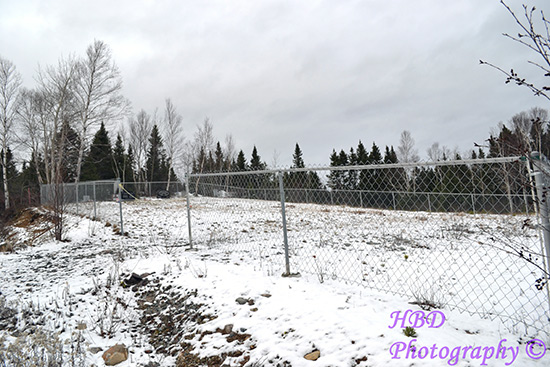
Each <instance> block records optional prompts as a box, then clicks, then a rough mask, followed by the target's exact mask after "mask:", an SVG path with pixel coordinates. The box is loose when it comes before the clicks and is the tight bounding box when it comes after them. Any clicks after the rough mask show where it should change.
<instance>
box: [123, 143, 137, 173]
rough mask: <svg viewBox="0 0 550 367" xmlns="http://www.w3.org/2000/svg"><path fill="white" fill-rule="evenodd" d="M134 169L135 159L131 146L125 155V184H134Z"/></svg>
mask: <svg viewBox="0 0 550 367" xmlns="http://www.w3.org/2000/svg"><path fill="white" fill-rule="evenodd" d="M134 167H135V158H134V148H132V146H131V145H129V146H128V154H127V155H126V167H125V172H126V174H125V180H126V182H135V181H136V171H135V169H134Z"/></svg>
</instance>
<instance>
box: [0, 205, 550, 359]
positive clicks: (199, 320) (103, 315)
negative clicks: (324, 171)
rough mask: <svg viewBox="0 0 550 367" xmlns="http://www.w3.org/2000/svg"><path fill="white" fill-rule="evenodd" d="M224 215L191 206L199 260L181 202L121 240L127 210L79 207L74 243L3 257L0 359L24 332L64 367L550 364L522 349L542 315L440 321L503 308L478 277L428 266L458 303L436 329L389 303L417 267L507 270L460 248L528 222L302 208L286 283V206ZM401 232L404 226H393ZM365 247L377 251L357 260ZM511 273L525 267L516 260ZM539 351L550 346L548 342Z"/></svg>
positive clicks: (45, 244)
mask: <svg viewBox="0 0 550 367" xmlns="http://www.w3.org/2000/svg"><path fill="white" fill-rule="evenodd" d="M221 200H223V199H206V198H195V199H194V202H193V208H192V216H193V218H192V219H193V236H194V243H195V249H194V250H190V249H189V248H188V246H187V243H188V240H189V239H188V235H187V216H186V211H185V206H184V203H183V202H182V200H181V199H172V200H165V201H162V200H151V201H136V202H132V203H125V204H124V232H127V233H128V235H127V236H120V235H118V234H116V233H117V232H118V231H119V229H118V226H119V224H118V218H117V213H118V212H117V210H118V206H117V204H116V203H102V204H101V208H100V211H99V212H100V217H101V220H100V221H92V220H90V219H89V218H87V217H86V216H87V215H89V214H90V208H89V207H88V208H83V207H81V208H79V213H80V214H81V215H80V216H76V215H70V216H68V218H67V220H68V224H69V226H68V231H67V233H66V238H67V240H68V241H67V242H57V243H56V242H53V241H50V240H45V239H44V238H45V236H38V238H39V239H35V240H34V246H31V247H27V248H26V249H22V250H18V251H16V252H15V253H5V254H0V269H1V271H0V292H1V293H2V297H4V299H5V303H3V304H0V305H1V306H2V308H1V309H0V312H2V310H4V313H2V315H4V316H3V319H2V323H1V324H0V326H1V327H2V329H3V331H2V333H3V335H5V339H4V347H3V348H4V349H3V350H5V349H6V348H7V346H8V345H9V344H12V348H13V345H14V343H15V340H16V337H17V336H19V339H20V341H21V340H23V338H25V331H29V330H31V329H32V328H33V327H39V328H41V329H43V330H51V331H53V332H55V333H59V337H58V340H59V343H61V344H63V350H64V355H63V360H64V361H65V362H64V363H66V365H71V364H70V363H73V364H72V365H84V366H90V365H94V364H95V365H96V366H102V365H104V361H103V359H102V354H103V353H104V352H105V351H106V350H107V349H108V348H109V347H111V346H113V345H115V344H124V345H125V346H126V347H128V350H129V354H128V359H127V360H126V361H124V362H121V363H120V364H118V365H119V366H149V367H153V366H173V365H178V366H200V365H207V366H221V365H227V366H383V365H391V366H411V365H415V366H446V365H457V366H477V365H489V366H502V365H514V366H546V365H548V364H549V361H550V359H549V358H550V353H546V349H544V348H540V347H539V346H538V345H534V344H529V343H527V342H528V341H529V340H530V339H531V337H529V336H528V335H533V331H532V330H531V329H530V325H529V323H531V322H532V321H531V320H532V318H527V314H528V313H529V312H533V311H534V310H535V309H536V307H535V306H532V309H528V308H527V307H528V306H522V305H510V306H509V308H511V309H513V310H515V309H518V308H521V309H522V310H524V313H525V315H526V318H525V320H526V321H525V322H524V324H523V325H522V323H517V325H516V327H515V329H514V328H510V327H509V325H505V323H503V322H501V321H499V319H498V318H497V319H493V320H489V319H486V318H481V317H479V316H470V315H469V314H468V313H460V312H459V311H458V310H450V309H448V308H446V307H445V304H449V305H454V307H452V308H457V307H456V306H457V304H458V301H457V299H458V298H461V297H473V298H476V299H479V303H480V307H481V308H482V309H481V311H480V313H481V314H483V313H485V314H487V313H490V312H496V311H495V310H498V308H499V307H501V306H499V304H498V303H496V302H495V304H494V305H492V306H491V305H490V304H488V303H490V302H491V299H484V298H483V297H485V296H484V294H485V293H483V292H479V294H478V293H476V292H477V291H478V290H479V286H478V285H477V284H476V283H475V282H476V281H477V276H472V277H469V278H468V274H470V273H469V272H467V271H466V270H467V269H459V268H457V269H455V272H454V274H452V276H451V274H445V273H446V270H445V269H446V268H442V267H441V266H435V267H434V269H442V270H441V272H440V273H434V274H433V278H434V279H438V282H433V281H432V283H433V284H437V285H438V286H445V285H447V286H448V287H449V290H448V292H446V293H445V292H444V293H441V294H439V293H438V294H437V295H434V296H441V297H442V298H441V299H440V300H439V301H441V302H442V305H443V308H442V309H436V311H437V312H435V313H432V314H430V317H429V318H428V320H425V319H423V318H417V316H419V315H421V314H420V313H416V314H413V316H412V317H410V318H409V316H410V315H411V313H408V314H407V318H406V319H405V320H402V319H400V317H403V315H404V314H405V312H407V310H411V311H421V308H420V307H419V305H418V304H411V302H412V301H414V299H411V297H409V296H406V295H403V296H398V295H390V294H388V293H387V292H383V291H382V290H383V289H384V284H386V285H387V286H388V287H398V286H404V285H410V284H409V283H410V282H408V281H409V280H410V279H411V276H412V275H411V272H415V271H419V269H418V268H415V266H413V265H410V264H411V262H412V263H413V264H414V262H413V260H414V258H415V257H422V258H423V261H424V262H423V263H426V262H427V263H436V264H438V262H441V263H443V262H448V259H449V256H451V257H452V256H453V254H458V255H459V257H460V258H463V257H465V260H466V262H457V264H458V263H460V264H466V265H462V266H480V265H479V264H480V262H483V266H481V267H482V268H483V271H485V272H486V277H488V276H489V274H492V273H494V272H496V271H497V270H498V269H497V268H498V267H501V266H502V263H503V262H504V261H508V260H502V261H499V262H498V264H496V265H495V267H491V266H490V264H491V261H486V260H485V259H486V258H487V256H489V258H491V257H492V256H494V254H492V252H491V251H497V250H494V249H493V250H491V249H488V250H487V249H485V248H483V252H481V250H479V251H478V250H476V251H472V252H471V251H470V250H469V248H462V247H466V246H468V244H470V243H471V237H472V236H475V238H476V239H477V240H478V241H479V242H483V241H488V240H489V238H490V237H491V236H493V237H494V236H497V235H498V234H499V233H501V234H502V231H503V230H502V228H512V227H509V226H511V225H514V226H517V228H518V230H512V232H514V233H515V234H514V235H515V236H526V237H527V238H530V237H533V236H535V234H534V232H533V230H532V229H531V230H530V229H525V230H521V222H522V220H523V219H522V218H517V219H513V218H505V217H498V216H488V215H487V216H477V217H475V218H478V220H479V221H482V223H481V224H480V223H477V224H472V223H470V222H469V221H470V220H471V218H469V217H468V218H465V216H464V215H458V214H455V215H452V214H433V217H431V218H430V219H429V220H428V221H427V224H425V225H424V226H423V227H422V226H421V227H418V221H420V222H426V219H419V218H420V217H422V216H425V214H418V213H417V214H414V213H405V212H383V211H379V210H378V211H369V210H362V211H360V212H358V211H357V210H356V209H352V208H345V207H321V206H315V205H305V204H304V205H301V204H295V205H294V204H293V205H292V206H291V207H290V208H289V242H290V243H291V244H292V248H291V269H292V270H293V271H299V272H300V273H301V276H300V277H290V278H289V277H281V274H282V273H283V271H284V257H283V256H282V251H283V249H282V247H281V242H280V241H279V240H278V239H277V238H276V237H274V234H276V233H279V232H280V227H279V226H280V225H279V223H278V220H279V216H280V212H279V211H278V207H277V205H276V203H272V202H254V201H251V200H241V201H239V200H234V201H233V202H232V204H231V205H232V206H225V209H224V210H225V211H224V212H220V205H221V204H220V201H221ZM327 212H332V213H333V214H334V213H335V212H338V216H337V217H338V218H340V221H339V222H336V221H335V220H329V221H327V220H326V214H327ZM243 213H246V214H243ZM367 216H378V217H379V218H380V219H379V220H378V222H376V223H379V226H377V227H372V228H365V223H366V222H368V221H367V220H366V217H367ZM40 218H42V219H37V220H35V221H34V222H35V223H32V224H29V226H27V227H26V229H24V228H15V229H14V231H16V232H17V236H18V238H19V240H20V241H23V240H24V239H25V238H26V239H27V240H28V241H30V237H31V236H32V233H36V231H38V229H39V228H41V226H46V225H47V220H46V218H45V216H44V215H43V214H42V215H41V216H40ZM398 218H400V219H399V223H401V224H400V225H389V224H390V223H392V222H393V223H397V221H398ZM403 218H406V221H403ZM509 220H512V221H514V220H515V221H516V222H517V223H513V224H511V223H506V226H504V222H503V221H509ZM415 221H416V222H415ZM402 223H411V227H410V228H405V227H403V224H402ZM413 223H414V226H413ZM435 223H438V224H437V225H438V226H444V227H445V228H451V229H452V228H454V227H452V226H459V227H460V228H461V229H463V231H462V232H460V234H456V235H455V236H454V237H452V238H453V243H454V246H455V247H456V248H462V249H461V250H460V252H449V251H453V249H450V248H449V243H447V242H445V239H446V238H449V236H448V235H443V236H442V235H439V237H437V233H436V231H435V230H434V228H435V226H436V225H435ZM319 227H320V228H322V234H321V235H319ZM459 227H456V228H459ZM312 228H315V229H312ZM414 228H424V231H423V232H422V231H421V230H420V229H414ZM476 228H484V230H483V231H482V232H476ZM513 228H516V227H513ZM413 229H414V230H416V231H420V232H422V233H420V237H419V238H426V241H425V242H423V241H418V242H415V243H414V244H411V243H408V242H407V241H405V240H404V239H403V236H402V233H403V231H405V230H408V231H411V230H413ZM493 230H494V232H491V231H493ZM33 231H35V232H33ZM449 232H450V233H454V232H452V231H449ZM455 232H456V231H455ZM400 235H401V237H399V236H400ZM462 236H464V237H462ZM358 238H359V239H361V238H363V240H358ZM386 238H393V239H399V238H401V239H402V240H401V242H399V241H397V242H395V243H396V244H397V246H398V248H397V249H395V248H387V247H385V246H386V242H385V239H386ZM428 239H429V240H428ZM367 240H368V242H369V243H370V244H371V245H370V246H372V248H373V249H374V250H372V251H367V250H362V249H363V248H364V245H363V244H364V243H365V242H366V241H367ZM342 249H344V250H345V251H347V252H342V251H341V250H342ZM350 249H353V251H351V250H350ZM343 253H344V254H347V255H343ZM449 254H451V255H449ZM405 255H406V256H405ZM357 259H360V261H357ZM468 261H470V263H468ZM504 263H505V262H504ZM355 264H359V265H358V266H357V269H355V268H356V265H355ZM468 264H470V265H468ZM509 266H510V268H511V269H512V268H514V267H518V268H520V269H521V268H524V267H523V266H522V265H521V264H518V263H517V261H516V262H513V261H511V262H510V264H509ZM514 269H515V268H514ZM356 273H357V274H360V275H359V276H356V275H355V274H356ZM446 275H447V276H446ZM529 276H534V275H532V274H530V273H529V271H526V274H525V278H526V279H527V278H528V277H529ZM456 278H459V280H456ZM453 279H454V280H453ZM526 281H527V282H530V278H529V279H527V280H526ZM425 284H428V279H426V283H425ZM433 284H432V285H433ZM468 284H469V287H467V285H468ZM494 287H497V288H499V289H500V291H501V292H513V291H514V290H513V289H508V290H507V288H506V279H505V278H504V280H503V282H502V283H500V284H495V285H494ZM373 289H375V290H373ZM438 289H439V288H438ZM535 291H536V290H531V289H530V288H527V289H524V290H522V295H518V297H517V299H518V302H521V297H526V298H527V299H530V296H529V294H528V293H529V292H535ZM449 308H451V307H449ZM10 310H12V311H13V310H15V312H10ZM423 312H425V315H428V313H429V312H430V311H423ZM394 324H396V325H395V327H392V326H394ZM411 325H412V326H414V330H410V329H409V330H407V332H410V333H411V334H410V335H414V334H416V336H406V335H405V330H404V329H405V328H406V326H411ZM430 326H433V327H430ZM541 327H544V325H542V326H541ZM510 330H511V331H510ZM49 337H50V339H51V340H54V339H55V338H56V337H55V335H50V336H49ZM537 337H538V338H539V339H542V341H543V342H545V343H547V342H548V341H547V340H544V337H543V335H540V336H537ZM26 338H27V340H30V339H31V336H27V337H26ZM56 340H57V339H56ZM23 349H24V348H23ZM23 349H22V348H20V349H19V350H20V351H21V350H23ZM545 353H546V354H545ZM6 355H7V354H6ZM306 357H307V358H308V359H312V360H308V359H306ZM538 358H540V359H538ZM313 359H316V360H315V361H313ZM0 365H1V363H0Z"/></svg>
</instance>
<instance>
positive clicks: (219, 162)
mask: <svg viewBox="0 0 550 367" xmlns="http://www.w3.org/2000/svg"><path fill="white" fill-rule="evenodd" d="M214 155H215V162H214V163H215V166H216V169H215V170H216V172H221V171H223V167H224V158H223V151H222V146H221V145H220V142H219V141H218V143H217V144H216V151H215V152H214Z"/></svg>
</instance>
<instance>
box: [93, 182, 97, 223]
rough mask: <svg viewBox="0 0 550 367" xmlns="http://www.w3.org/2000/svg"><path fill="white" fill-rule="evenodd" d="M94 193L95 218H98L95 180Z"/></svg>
mask: <svg viewBox="0 0 550 367" xmlns="http://www.w3.org/2000/svg"><path fill="white" fill-rule="evenodd" d="M93 193H94V220H95V219H97V209H96V196H95V181H94V189H93Z"/></svg>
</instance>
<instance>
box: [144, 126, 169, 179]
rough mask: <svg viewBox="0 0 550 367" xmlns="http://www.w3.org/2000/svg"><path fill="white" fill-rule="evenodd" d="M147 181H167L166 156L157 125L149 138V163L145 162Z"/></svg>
mask: <svg viewBox="0 0 550 367" xmlns="http://www.w3.org/2000/svg"><path fill="white" fill-rule="evenodd" d="M145 167H146V177H147V181H149V182H154V181H166V180H167V179H168V174H167V171H166V154H165V153H164V149H163V147H162V138H161V136H160V133H159V130H158V127H157V125H154V126H153V129H152V130H151V136H150V137H149V151H148V152H147V161H146V162H145Z"/></svg>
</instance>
